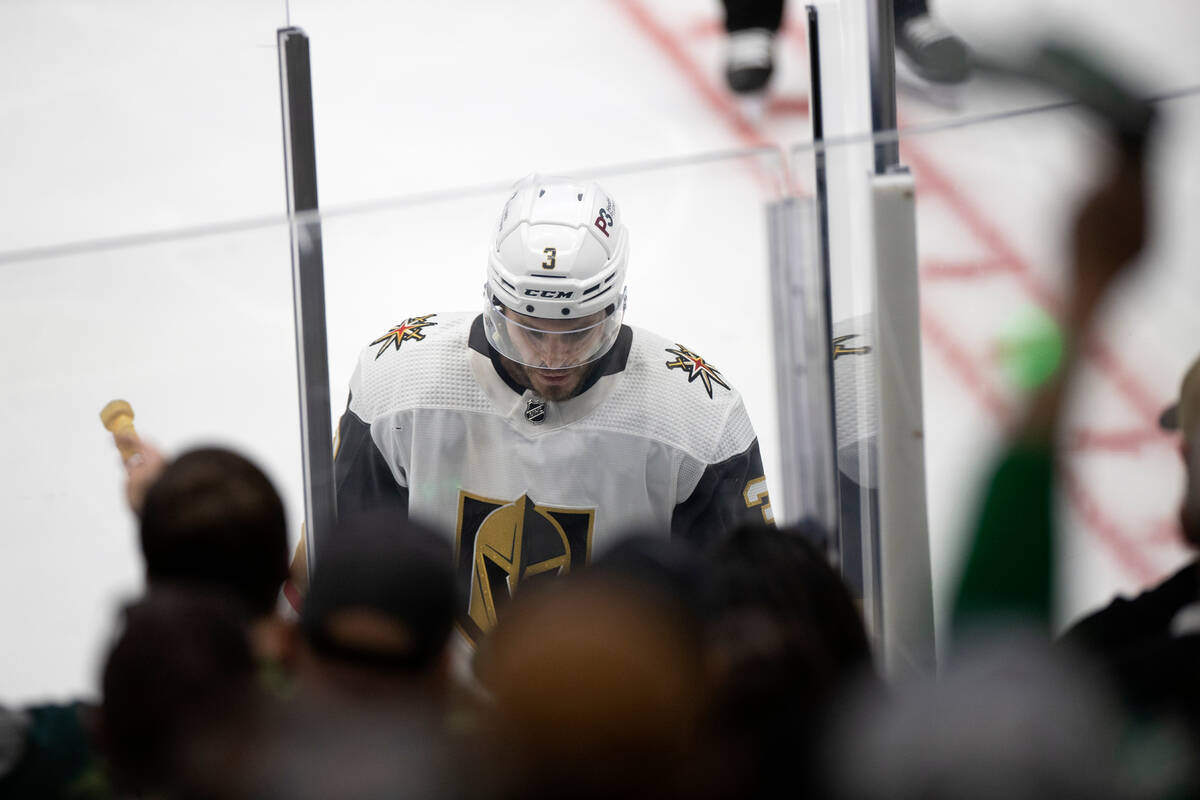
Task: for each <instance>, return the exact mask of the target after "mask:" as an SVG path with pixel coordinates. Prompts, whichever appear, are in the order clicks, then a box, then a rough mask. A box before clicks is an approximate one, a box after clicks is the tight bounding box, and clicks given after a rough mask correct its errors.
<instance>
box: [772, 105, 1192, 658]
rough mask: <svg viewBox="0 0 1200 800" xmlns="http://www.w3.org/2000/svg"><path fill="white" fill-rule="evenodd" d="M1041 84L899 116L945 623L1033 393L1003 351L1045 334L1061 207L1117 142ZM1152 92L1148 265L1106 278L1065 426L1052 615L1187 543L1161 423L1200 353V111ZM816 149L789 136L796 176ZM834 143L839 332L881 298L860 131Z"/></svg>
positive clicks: (1164, 563) (854, 421)
mask: <svg viewBox="0 0 1200 800" xmlns="http://www.w3.org/2000/svg"><path fill="white" fill-rule="evenodd" d="M1035 99H1036V100H1038V101H1039V102H1044V100H1045V98H1044V97H1038V98H1032V97H1022V96H1017V95H1014V96H1013V97H1010V98H1009V100H1010V102H1011V103H1012V107H1011V108H1007V109H1001V110H1002V111H1018V110H1020V111H1021V113H1016V114H1011V115H1009V114H994V115H992V116H989V117H981V118H980V119H977V120H974V121H964V120H962V119H960V120H958V121H956V123H955V124H954V125H953V126H946V127H944V128H937V127H921V126H918V125H913V124H912V123H911V122H910V123H909V124H910V125H912V127H911V128H907V129H906V128H903V125H904V124H905V121H904V120H902V122H901V124H902V131H901V135H900V161H901V163H902V164H903V165H904V166H906V167H908V168H909V169H910V170H911V171H912V174H913V176H914V178H915V183H916V239H917V258H918V262H917V263H918V274H919V294H920V334H921V366H922V370H921V376H920V378H921V381H922V385H921V386H920V387H919V389H920V392H921V395H922V396H923V409H922V413H923V419H924V437H925V465H926V478H927V484H926V485H927V500H928V509H929V527H930V540H931V541H930V544H931V559H932V568H933V585H934V600H935V611H936V615H937V619H938V622H939V635H940V636H941V635H944V622H945V621H946V619H947V614H948V613H949V610H950V609H949V603H950V599H951V598H952V595H953V591H954V589H955V586H956V582H957V579H958V570H959V569H960V564H961V558H962V557H963V556H964V555H965V548H966V547H967V545H968V538H969V532H970V531H971V529H972V525H973V524H974V521H975V515H976V513H977V510H978V502H979V500H980V493H981V491H982V489H983V483H984V482H985V480H986V478H987V475H988V471H989V469H990V467H991V465H992V464H993V459H994V457H995V456H996V455H997V454H998V450H999V447H1000V446H1001V445H1002V444H1003V442H1004V437H1005V435H1006V431H1007V430H1009V429H1010V428H1011V426H1012V425H1014V424H1015V423H1016V422H1017V421H1018V420H1019V418H1020V414H1021V412H1022V410H1023V408H1024V403H1025V400H1026V398H1027V397H1028V391H1029V390H1028V387H1027V383H1028V380H1027V379H1026V378H1024V377H1023V372H1022V370H1021V367H1020V361H1019V359H1017V358H1015V357H1013V355H1012V353H1013V352H1014V351H1016V350H1019V349H1020V348H1021V347H1022V344H1023V343H1024V345H1025V346H1026V347H1029V346H1032V345H1031V344H1030V343H1031V342H1036V341H1038V340H1039V339H1038V337H1039V335H1040V334H1041V333H1042V332H1044V331H1045V330H1046V329H1047V327H1048V326H1049V325H1050V322H1049V320H1053V319H1054V318H1055V317H1056V316H1057V315H1059V314H1060V313H1061V311H1062V309H1063V307H1064V305H1063V303H1064V299H1065V297H1066V293H1067V292H1068V291H1070V272H1069V261H1068V258H1069V249H1068V237H1069V226H1070V224H1071V221H1072V219H1073V214H1074V213H1075V209H1076V207H1077V203H1078V201H1079V199H1080V198H1082V197H1083V196H1084V194H1085V192H1086V191H1087V190H1088V188H1089V187H1090V186H1092V185H1093V183H1094V181H1096V180H1097V179H1098V176H1099V175H1100V174H1101V172H1100V171H1101V170H1102V169H1104V168H1105V161H1104V159H1105V158H1106V157H1108V155H1109V152H1108V147H1109V144H1108V140H1107V138H1106V136H1105V134H1104V131H1103V129H1102V128H1101V127H1100V126H1099V125H1098V124H1097V122H1096V119H1095V118H1094V117H1093V116H1091V115H1090V114H1088V113H1086V112H1084V111H1083V110H1080V109H1078V108H1068V109H1043V110H1040V111H1039V110H1034V107H1035V106H1036V105H1037V103H1035V102H1034V100H1035ZM1156 106H1157V108H1158V111H1159V112H1160V114H1161V121H1162V125H1161V128H1160V130H1159V132H1158V135H1157V136H1156V138H1155V140H1154V142H1153V144H1152V146H1151V157H1150V165H1149V176H1150V180H1151V181H1152V184H1153V190H1152V191H1153V193H1152V198H1151V200H1152V202H1151V206H1150V214H1151V223H1150V233H1149V237H1150V238H1149V242H1148V244H1147V247H1146V249H1145V250H1144V251H1143V254H1142V257H1141V263H1142V267H1141V268H1140V269H1138V270H1137V271H1136V273H1135V274H1132V275H1129V276H1127V277H1126V278H1125V279H1123V280H1122V281H1121V282H1120V283H1119V284H1118V285H1117V286H1116V287H1115V289H1114V290H1113V291H1112V292H1111V294H1110V301H1109V303H1108V304H1107V305H1106V307H1105V309H1104V311H1103V312H1102V314H1101V317H1100V319H1099V331H1098V336H1097V339H1096V342H1095V344H1094V345H1093V346H1091V347H1090V348H1089V351H1088V355H1087V357H1086V359H1085V361H1084V366H1083V370H1082V371H1081V374H1080V375H1079V376H1078V379H1077V381H1076V384H1075V392H1074V394H1073V396H1072V399H1071V402H1070V404H1069V407H1068V413H1067V419H1066V422H1065V426H1064V441H1063V447H1064V452H1065V453H1066V455H1067V459H1066V468H1065V470H1064V472H1063V480H1062V491H1060V497H1059V500H1058V505H1059V527H1060V532H1061V533H1060V544H1059V564H1058V572H1059V576H1058V587H1057V593H1058V606H1059V611H1058V616H1059V623H1060V624H1065V623H1066V622H1068V621H1069V620H1071V619H1073V618H1076V617H1078V616H1079V615H1080V614H1081V613H1083V612H1085V611H1086V610H1088V609H1090V608H1094V607H1096V606H1098V605H1101V604H1103V603H1104V602H1106V600H1107V599H1108V598H1109V597H1111V596H1112V595H1113V594H1114V593H1117V592H1125V593H1130V592H1133V593H1136V591H1137V590H1138V589H1139V588H1140V587H1142V586H1144V585H1147V584H1149V583H1151V582H1154V581H1155V580H1157V579H1158V578H1160V577H1161V576H1163V575H1165V574H1169V573H1170V572H1171V571H1173V569H1175V568H1176V567H1177V566H1178V564H1179V563H1180V562H1181V560H1183V559H1185V558H1186V557H1187V553H1186V551H1185V550H1184V549H1183V548H1182V547H1181V546H1180V544H1179V539H1178V526H1177V522H1176V521H1175V520H1176V513H1177V507H1178V503H1179V499H1180V497H1181V493H1182V486H1183V472H1182V466H1181V461H1180V459H1179V454H1178V439H1177V437H1176V436H1174V435H1170V434H1166V433H1163V432H1162V431H1160V430H1159V429H1158V427H1157V418H1158V414H1159V412H1160V411H1161V410H1162V408H1163V407H1165V406H1166V405H1167V404H1168V403H1169V402H1172V401H1173V399H1174V398H1175V396H1176V395H1177V391H1178V383H1179V380H1180V378H1181V377H1182V374H1183V372H1184V370H1185V369H1186V368H1187V366H1188V365H1189V364H1190V363H1191V361H1192V359H1193V358H1194V357H1195V356H1196V355H1197V353H1200V322H1197V317H1196V315H1195V313H1194V303H1195V298H1196V297H1197V296H1200V278H1198V277H1197V272H1196V270H1195V269H1194V264H1195V259H1196V254H1197V253H1200V234H1198V233H1197V231H1196V230H1195V226H1194V225H1192V224H1191V223H1190V222H1189V220H1194V219H1195V218H1196V215H1197V213H1198V212H1200V200H1198V198H1197V196H1196V193H1195V188H1194V187H1195V185H1196V176H1197V174H1200V173H1198V170H1200V161H1198V159H1197V157H1196V156H1195V152H1194V148H1192V147H1190V146H1189V145H1188V144H1187V143H1186V142H1187V137H1188V135H1189V132H1192V133H1193V135H1194V131H1195V130H1196V129H1197V126H1198V125H1200V100H1198V99H1197V98H1196V97H1195V96H1194V95H1187V96H1183V97H1178V98H1175V99H1171V100H1165V101H1160V102H1158V103H1157V104H1156ZM1022 109H1023V110H1022ZM815 161H816V158H815V153H814V150H813V148H812V146H811V145H800V146H797V147H795V148H793V150H792V165H793V169H794V171H795V173H796V175H797V176H798V180H799V181H801V182H802V183H803V182H804V181H805V180H808V179H807V178H806V177H805V176H808V175H811V174H813V170H814V169H815ZM826 161H827V168H828V170H829V174H830V179H831V182H830V233H831V247H830V255H831V268H832V286H833V319H834V326H835V333H836V332H837V330H836V329H837V327H838V325H839V323H840V324H841V325H843V326H845V325H846V324H847V322H848V321H851V322H852V321H856V320H857V321H868V320H870V319H872V318H873V317H874V315H875V312H876V310H877V307H878V304H881V303H886V302H887V298H885V297H877V296H876V286H875V284H874V277H873V274H872V271H873V267H872V261H871V258H872V250H871V246H870V237H869V236H866V235H862V233H863V232H866V231H870V230H872V225H873V221H872V218H871V213H870V208H869V204H868V202H867V194H866V178H865V177H863V176H865V175H867V173H868V171H869V169H870V165H871V163H872V143H871V142H870V141H869V140H867V139H866V137H857V138H854V139H853V140H842V141H834V142H831V143H830V144H829V147H828V149H827V151H826ZM886 263H887V262H886V259H885V260H884V267H886ZM916 377H917V376H916V375H914V376H913V378H914V383H913V385H912V389H913V390H914V391H915V390H916V389H917V388H918V387H917V386H916V384H915V379H916ZM873 378H874V375H871V376H868V377H864V378H863V380H868V379H873ZM902 388H903V387H902ZM871 392H874V389H873V388H872V389H871ZM868 414H869V412H868V411H867V410H863V409H861V408H860V409H859V410H857V411H853V410H852V411H847V410H846V409H845V408H839V420H838V423H839V440H840V441H841V442H842V443H843V444H844V442H845V440H846V439H847V433H848V432H847V431H846V430H844V429H842V428H843V426H844V425H852V426H855V427H856V428H858V429H860V430H870V428H871V425H872V420H871V419H870V418H869V416H868ZM853 433H854V432H850V434H851V436H850V437H849V438H853Z"/></svg>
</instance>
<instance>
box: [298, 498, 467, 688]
mask: <svg viewBox="0 0 1200 800" xmlns="http://www.w3.org/2000/svg"><path fill="white" fill-rule="evenodd" d="M454 581H455V579H454V572H453V565H452V554H451V552H450V547H449V545H448V544H447V543H446V542H445V541H444V540H443V539H442V538H441V537H439V536H437V535H436V534H435V533H433V532H431V531H429V530H428V529H426V528H424V527H422V526H420V525H418V524H417V523H415V522H412V521H411V520H407V521H406V520H398V519H397V518H396V517H395V516H391V515H364V516H359V517H355V518H354V519H352V520H349V521H342V522H340V523H339V524H338V527H337V529H336V531H335V532H334V535H333V536H330V537H327V539H326V540H325V541H323V542H322V543H321V544H320V546H319V547H318V551H317V553H316V560H315V561H314V570H313V576H312V583H311V585H310V587H309V592H308V595H307V597H306V598H305V601H304V608H303V610H302V612H301V620H300V626H301V630H302V632H303V634H304V639H305V641H306V643H307V645H308V647H307V651H308V653H309V654H310V655H311V656H312V659H311V660H310V662H309V664H308V666H309V669H308V676H307V678H305V676H301V678H302V680H305V679H307V680H308V681H310V682H312V681H319V682H320V683H321V684H322V685H323V687H324V688H326V689H330V690H334V691H340V692H342V693H343V694H344V695H346V696H347V697H349V696H350V695H353V694H354V693H355V692H357V691H362V692H366V693H367V696H366V697H365V699H367V700H368V701H369V700H370V699H371V698H370V696H369V695H370V693H372V692H386V691H387V690H388V687H389V686H390V687H394V688H396V689H399V690H403V689H404V687H405V686H406V685H407V684H409V683H411V682H412V681H413V680H415V679H424V678H428V679H430V681H432V682H433V683H435V684H438V683H439V682H440V681H442V680H444V678H445V667H446V662H447V658H446V648H447V643H448V641H449V637H450V632H451V630H452V628H453V625H454V612H455V591H454V588H455V583H454ZM337 687H341V688H340V689H338V688H337ZM380 699H382V698H380ZM430 699H433V698H430Z"/></svg>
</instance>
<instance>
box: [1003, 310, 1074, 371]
mask: <svg viewBox="0 0 1200 800" xmlns="http://www.w3.org/2000/svg"><path fill="white" fill-rule="evenodd" d="M1062 359H1063V338H1062V333H1061V331H1060V330H1059V327H1058V323H1057V322H1056V321H1055V320H1054V318H1053V317H1051V316H1050V315H1049V314H1047V313H1046V312H1044V311H1042V310H1041V309H1034V308H1030V309H1027V310H1026V311H1024V312H1022V314H1021V316H1020V317H1018V318H1017V320H1016V321H1015V322H1014V323H1013V324H1012V325H1011V332H1009V333H1007V334H1005V335H1003V336H1002V337H1001V341H1000V360H1001V363H1002V364H1003V365H1004V367H1005V370H1006V371H1007V372H1008V375H1009V377H1010V378H1011V379H1012V381H1013V382H1014V383H1015V384H1016V385H1017V386H1019V387H1021V388H1022V389H1025V390H1032V389H1036V388H1037V387H1039V386H1041V385H1042V384H1043V383H1045V382H1046V381H1048V380H1049V379H1050V378H1051V377H1053V376H1054V374H1055V373H1056V372H1057V371H1058V368H1059V366H1060V365H1061V364H1062Z"/></svg>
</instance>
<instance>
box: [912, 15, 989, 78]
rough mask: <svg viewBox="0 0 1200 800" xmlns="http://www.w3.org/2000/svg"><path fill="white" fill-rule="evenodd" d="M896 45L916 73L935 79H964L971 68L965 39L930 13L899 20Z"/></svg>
mask: <svg viewBox="0 0 1200 800" xmlns="http://www.w3.org/2000/svg"><path fill="white" fill-rule="evenodd" d="M896 49H897V50H899V51H900V52H901V53H902V54H903V55H904V56H905V58H906V59H907V61H908V64H909V66H911V67H912V69H913V71H914V72H916V73H917V75H919V76H921V77H922V78H924V79H925V80H927V81H931V82H933V83H962V82H963V81H965V80H966V79H967V76H968V75H969V74H970V72H971V67H970V63H969V57H968V55H967V46H966V45H965V44H963V41H962V39H959V38H958V37H957V36H955V35H954V34H953V33H951V32H950V31H948V30H947V29H946V28H945V26H943V25H942V23H940V22H938V21H937V20H936V19H934V18H933V17H931V16H929V15H928V14H917V15H915V16H912V17H909V18H908V19H906V20H903V21H901V22H898V23H897V25H896Z"/></svg>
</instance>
